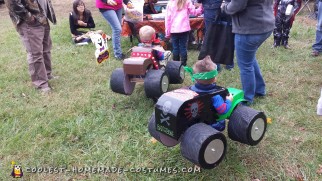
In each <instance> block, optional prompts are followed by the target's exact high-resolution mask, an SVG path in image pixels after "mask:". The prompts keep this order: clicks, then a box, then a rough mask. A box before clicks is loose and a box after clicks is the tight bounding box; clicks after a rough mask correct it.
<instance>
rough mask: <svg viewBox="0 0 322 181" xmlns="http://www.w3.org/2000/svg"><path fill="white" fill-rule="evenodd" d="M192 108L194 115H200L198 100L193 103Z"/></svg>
mask: <svg viewBox="0 0 322 181" xmlns="http://www.w3.org/2000/svg"><path fill="white" fill-rule="evenodd" d="M190 110H191V115H192V117H196V116H197V115H198V103H196V102H195V103H192V104H191V107H190Z"/></svg>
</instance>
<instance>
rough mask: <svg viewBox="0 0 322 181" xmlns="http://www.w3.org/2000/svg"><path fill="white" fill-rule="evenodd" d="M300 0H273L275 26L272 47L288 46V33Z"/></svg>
mask: <svg viewBox="0 0 322 181" xmlns="http://www.w3.org/2000/svg"><path fill="white" fill-rule="evenodd" d="M301 4H302V0H275V3H274V15H275V26H276V28H275V29H274V33H273V34H274V47H277V46H280V45H282V46H284V48H286V49H288V48H290V47H289V45H288V38H289V36H288V35H289V33H290V30H291V28H292V24H293V21H294V19H295V15H296V14H297V13H298V11H299V10H300V8H301Z"/></svg>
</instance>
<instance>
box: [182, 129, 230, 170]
mask: <svg viewBox="0 0 322 181" xmlns="http://www.w3.org/2000/svg"><path fill="white" fill-rule="evenodd" d="M180 147H181V154H182V156H183V157H185V158H186V159H188V160H189V161H191V162H192V163H194V164H197V165H199V166H200V167H201V168H205V169H212V168H214V167H216V166H217V165H218V164H219V163H220V162H221V161H222V160H223V159H224V156H225V154H226V149H227V141H226V138H225V135H223V134H222V133H220V132H219V131H217V130H215V129H214V128H212V127H211V126H209V125H207V124H205V123H197V124H194V125H192V126H191V127H190V128H188V129H187V130H186V131H185V133H184V134H183V136H182V140H181V145H180Z"/></svg>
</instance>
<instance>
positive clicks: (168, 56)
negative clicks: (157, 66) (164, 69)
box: [163, 50, 172, 65]
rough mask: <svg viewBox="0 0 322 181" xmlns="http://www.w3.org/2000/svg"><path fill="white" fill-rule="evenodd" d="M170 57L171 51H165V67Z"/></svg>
mask: <svg viewBox="0 0 322 181" xmlns="http://www.w3.org/2000/svg"><path fill="white" fill-rule="evenodd" d="M171 55H172V53H171V51H168V50H167V51H165V52H164V60H163V61H164V62H165V65H167V63H168V62H169V61H170V60H171Z"/></svg>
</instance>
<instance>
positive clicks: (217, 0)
mask: <svg viewBox="0 0 322 181" xmlns="http://www.w3.org/2000/svg"><path fill="white" fill-rule="evenodd" d="M222 2H223V0H198V3H202V6H203V11H204V22H205V34H206V35H207V33H206V31H207V30H209V31H211V29H210V27H211V26H210V25H211V24H217V23H218V21H220V20H221V19H226V20H227V21H229V22H230V21H231V20H230V17H229V16H227V15H225V14H224V13H221V9H220V6H221V4H222ZM208 35H211V34H208ZM208 38H210V39H211V38H212V37H205V39H208ZM203 46H205V47H207V46H209V45H203ZM198 58H199V59H203V58H204V56H200V55H199V57H198ZM212 59H213V60H214V57H212ZM233 67H234V63H233V64H232V65H226V69H228V70H230V69H232V68H233ZM217 70H218V71H220V70H221V66H220V64H217Z"/></svg>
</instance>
